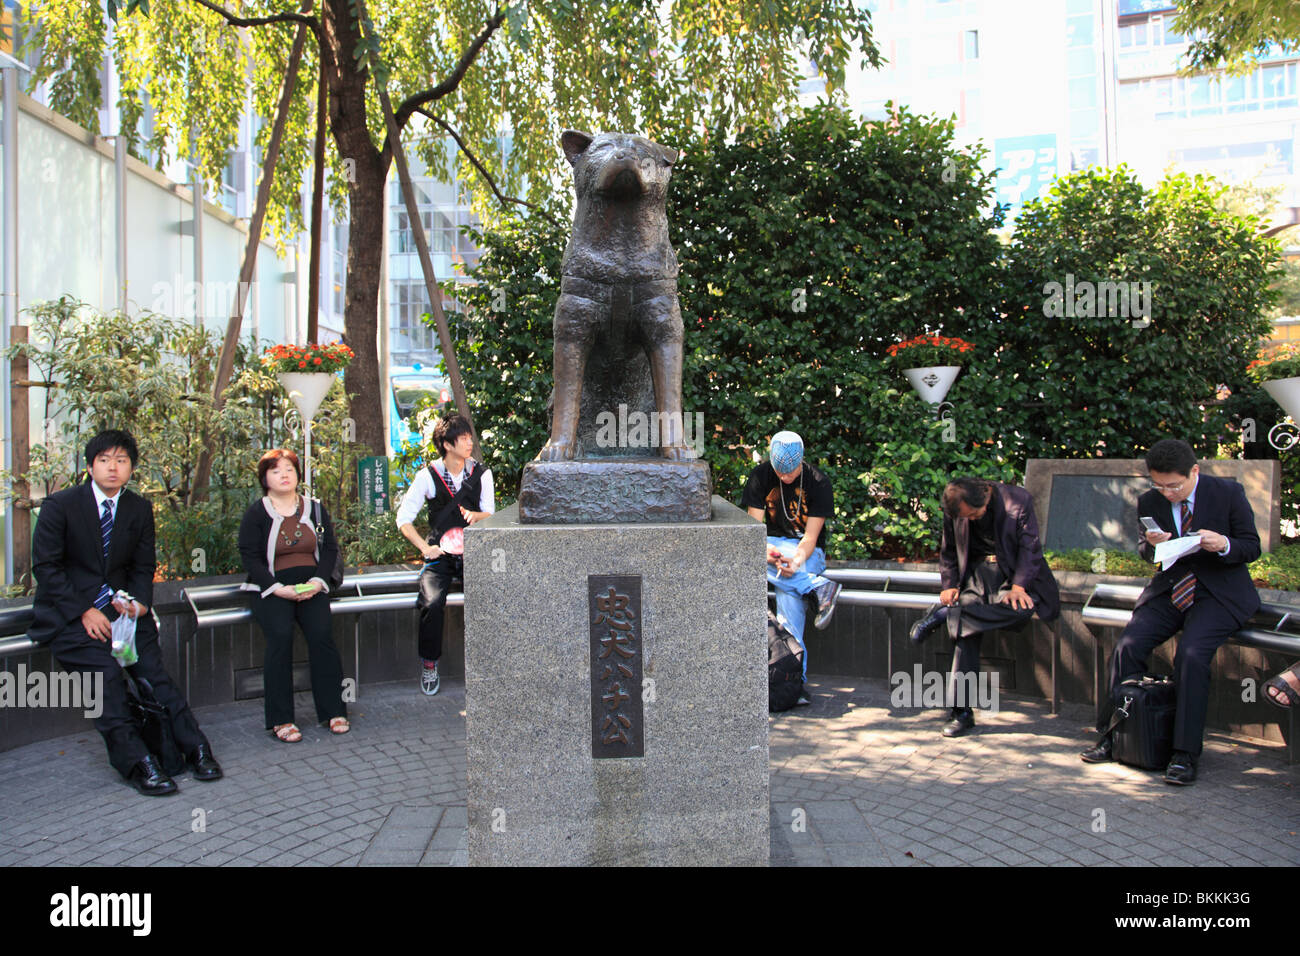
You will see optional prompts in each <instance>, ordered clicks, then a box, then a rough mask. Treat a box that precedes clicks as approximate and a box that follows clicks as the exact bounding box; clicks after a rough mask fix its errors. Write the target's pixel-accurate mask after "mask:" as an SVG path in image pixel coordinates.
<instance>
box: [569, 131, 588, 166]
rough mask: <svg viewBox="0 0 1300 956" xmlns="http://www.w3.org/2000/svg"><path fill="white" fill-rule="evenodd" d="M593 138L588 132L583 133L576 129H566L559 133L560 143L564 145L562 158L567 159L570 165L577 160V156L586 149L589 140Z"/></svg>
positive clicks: (574, 163)
mask: <svg viewBox="0 0 1300 956" xmlns="http://www.w3.org/2000/svg"><path fill="white" fill-rule="evenodd" d="M593 139H595V137H594V136H592V135H591V134H590V133H583V132H580V131H579V130H576V129H566V130H565V131H564V132H563V133H562V134H561V135H560V145H561V146H563V147H564V158H565V159H567V160H568V161H569V165H570V166H574V165H576V164H577V162H578V157H579V156H581V155H582V154H583V153H585V152H586V151H587V147H588V146H590V145H591V141H592V140H593Z"/></svg>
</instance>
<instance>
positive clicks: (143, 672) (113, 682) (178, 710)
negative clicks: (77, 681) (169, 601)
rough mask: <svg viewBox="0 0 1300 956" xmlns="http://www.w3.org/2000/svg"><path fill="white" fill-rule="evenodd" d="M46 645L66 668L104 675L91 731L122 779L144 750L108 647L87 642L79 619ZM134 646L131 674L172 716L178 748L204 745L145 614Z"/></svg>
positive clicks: (123, 682)
mask: <svg viewBox="0 0 1300 956" xmlns="http://www.w3.org/2000/svg"><path fill="white" fill-rule="evenodd" d="M105 614H106V616H107V617H108V618H109V619H113V618H116V617H117V612H116V611H114V610H113V608H112V607H111V606H110V607H108V608H107V609H106V610H105ZM49 646H50V652H51V653H52V654H53V655H54V657H55V659H57V660H58V662H59V663H60V664H62V665H63V666H64V667H65V668H66V669H67V670H69V671H74V672H77V673H82V674H92V675H93V674H102V675H103V687H104V708H103V712H102V713H101V714H100V715H99V716H98V717H96V718H95V721H94V722H95V729H96V730H98V731H99V733H100V736H102V737H103V738H104V746H106V747H107V748H108V762H109V763H111V764H112V765H113V768H114V769H115V770H117V772H118V773H120V774H121V775H122V776H124V777H125V776H126V775H127V773H128V772H129V771H130V770H131V768H132V767H133V766H134V765H135V764H137V763H139V762H140V761H141V760H143V759H144V758H145V757H146V756H147V755H148V753H149V748H148V747H146V746H145V744H144V741H143V740H141V739H140V734H139V732H138V731H137V730H136V728H135V722H134V721H132V719H131V711H130V709H129V708H128V707H127V696H126V677H125V676H124V675H123V673H122V665H121V664H119V663H118V662H117V660H116V659H115V658H114V657H113V648H112V644H111V643H110V642H108V641H97V640H95V639H94V638H92V637H91V636H90V635H89V634H87V633H86V629H85V628H84V627H82V626H81V619H80V618H78V619H77V620H75V621H73V622H71V623H70V624H68V626H67V627H65V628H64V629H63V631H62V632H61V633H59V634H58V635H57V636H56V637H55V638H54V640H53V641H51V642H50V645H49ZM135 646H136V651H137V653H138V654H139V656H140V660H139V663H137V664H135V665H133V667H132V672H133V673H134V674H138V675H139V676H141V677H143V678H144V679H145V680H147V681H148V682H149V683H150V684H151V685H153V690H154V696H155V697H157V698H158V703H160V704H162V705H163V706H164V707H165V708H167V713H168V714H170V715H171V719H172V731H173V733H174V734H175V737H176V745H177V747H179V748H180V750H181V753H183V754H186V755H187V756H188V755H190V754H193V753H194V751H195V750H196V749H198V747H199V745H200V744H206V743H207V742H208V738H207V737H205V736H203V731H201V730H199V722H198V721H197V720H196V719H195V718H194V713H193V712H192V711H191V710H190V705H189V702H188V701H186V700H185V696H184V695H183V694H182V693H181V692H180V690H179V689H178V688H177V687H176V685H175V684H174V683H173V682H172V679H171V677H170V676H169V675H168V674H167V670H166V668H164V667H163V660H162V651H161V650H160V649H159V647H158V627H157V625H155V624H154V621H153V615H151V614H146V615H145V616H144V617H142V618H140V619H139V621H138V622H137V623H136V631H135ZM92 680H93V677H92Z"/></svg>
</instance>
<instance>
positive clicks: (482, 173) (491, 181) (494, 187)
mask: <svg viewBox="0 0 1300 956" xmlns="http://www.w3.org/2000/svg"><path fill="white" fill-rule="evenodd" d="M416 112H417V113H419V114H420V115H421V116H427V117H428V118H429V119H431V120H433V121H434V122H435V123H437V124H438V125H439V126H441V127H442V128H443V129H445V130H446V131H447V134H448V135H449V136H450V137H451V138H452V139H454V140H455V141H456V145H457V146H459V147H460V151H461V152H462V153H464V154H465V157H466V158H467V159H468V160H469V161H470V162H471V163H473V164H474V168H475V169H477V170H478V172H479V175H480V176H482V177H483V178H484V179H486V180H487V184H488V185H489V186H491V187H492V192H493V193H495V194H496V197H497V200H498V201H500V203H501V205H503V206H505V205H507V204H509V203H512V202H513V203H518V204H519V205H521V206H527V207H528V208H529V209H532V210H534V211H535V212H537V213H539V214H540V215H542V216H544V217H546V220H547V221H548V222H550V223H551V225H553V226H558V225H560V223H559V222H558V221H557V220H556V218H555V217H554V216H552V215H551V214H550V213H548V212H547V211H546V210H545V209H543V208H542V207H541V206H539V205H537V203H532V202H529V201H528V200H526V199H519V198H517V197H515V196H506V195H504V194H503V193H502V192H501V190H500V189H498V188H497V184H496V181H495V180H494V179H493V178H492V176H491V174H490V173H489V172H488V171H487V169H485V168H484V166H483V164H482V163H481V162H479V160H478V157H477V156H475V155H474V152H473V151H472V150H471V149H470V148H469V146H468V145H467V144H466V142H465V141H464V140H463V139H461V138H460V134H459V133H457V132H456V131H455V130H454V129H452V128H451V127H450V126H448V125H447V123H446V122H444V121H443V120H442V119H440V118H439V117H437V116H434V115H433V114H432V113H430V112H429V111H428V110H426V109H424V108H423V107H420V108H418V109H416Z"/></svg>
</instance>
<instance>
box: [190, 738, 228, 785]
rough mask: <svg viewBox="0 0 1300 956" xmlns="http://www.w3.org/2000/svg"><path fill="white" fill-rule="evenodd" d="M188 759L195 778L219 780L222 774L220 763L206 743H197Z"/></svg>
mask: <svg viewBox="0 0 1300 956" xmlns="http://www.w3.org/2000/svg"><path fill="white" fill-rule="evenodd" d="M189 761H190V768H191V770H192V772H193V775H194V779H195V780H205V781H206V780H220V779H221V778H222V776H223V774H222V772H221V764H219V763H217V758H216V757H214V756H212V748H211V747H209V746H208V745H207V744H199V745H198V747H197V748H196V749H195V751H194V753H192V754H190V757H189Z"/></svg>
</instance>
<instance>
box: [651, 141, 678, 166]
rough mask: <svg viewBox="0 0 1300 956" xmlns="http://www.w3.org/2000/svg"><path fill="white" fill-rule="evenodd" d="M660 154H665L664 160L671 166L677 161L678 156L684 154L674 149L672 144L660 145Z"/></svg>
mask: <svg viewBox="0 0 1300 956" xmlns="http://www.w3.org/2000/svg"><path fill="white" fill-rule="evenodd" d="M656 145H657V144H656ZM659 154H660V155H661V156H663V159H664V162H665V163H667V164H668V165H669V166H671V165H672V164H673V163H675V162H677V159H678V157H679V156H681V155H682V154H681V152H680V151H678V150H675V149H673V148H672V147H671V146H660V147H659Z"/></svg>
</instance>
